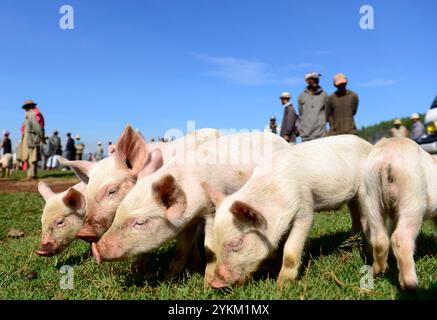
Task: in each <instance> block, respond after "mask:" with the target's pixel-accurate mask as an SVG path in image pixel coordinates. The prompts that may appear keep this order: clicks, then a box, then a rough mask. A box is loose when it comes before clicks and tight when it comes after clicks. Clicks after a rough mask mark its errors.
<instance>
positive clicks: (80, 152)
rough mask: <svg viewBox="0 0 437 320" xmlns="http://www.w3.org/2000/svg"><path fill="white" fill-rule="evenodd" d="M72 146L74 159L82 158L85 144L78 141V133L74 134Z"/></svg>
mask: <svg viewBox="0 0 437 320" xmlns="http://www.w3.org/2000/svg"><path fill="white" fill-rule="evenodd" d="M74 147H75V148H76V160H82V157H83V152H84V150H85V145H84V144H83V142H82V141H80V135H77V136H76V142H75V143H74Z"/></svg>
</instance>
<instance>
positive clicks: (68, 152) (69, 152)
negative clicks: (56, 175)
mask: <svg viewBox="0 0 437 320" xmlns="http://www.w3.org/2000/svg"><path fill="white" fill-rule="evenodd" d="M65 158H66V159H67V160H70V161H73V160H76V148H75V147H74V140H73V138H72V137H71V133H70V132H68V133H67V144H66V145H65Z"/></svg>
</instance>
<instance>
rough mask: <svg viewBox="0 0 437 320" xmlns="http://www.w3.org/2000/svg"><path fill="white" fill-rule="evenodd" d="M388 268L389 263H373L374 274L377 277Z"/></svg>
mask: <svg viewBox="0 0 437 320" xmlns="http://www.w3.org/2000/svg"><path fill="white" fill-rule="evenodd" d="M387 270H388V265H387V263H384V264H383V265H382V266H381V265H380V264H378V263H376V262H375V263H373V276H374V277H377V276H379V275H380V274H382V273H386V272H387Z"/></svg>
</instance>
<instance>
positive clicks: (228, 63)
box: [0, 0, 437, 151]
mask: <svg viewBox="0 0 437 320" xmlns="http://www.w3.org/2000/svg"><path fill="white" fill-rule="evenodd" d="M63 4H70V5H72V6H73V8H74V9H75V29H74V30H62V29H60V28H59V19H60V17H61V14H59V8H60V7H61V5H63ZM363 4H371V5H373V7H374V10H375V29H374V30H368V31H363V30H361V29H360V28H359V20H360V13H359V9H360V6H361V5H363ZM436 12H437V1H435V0H417V1H411V0H404V1H395V0H384V1H382V0H380V1H367V0H366V1H364V0H362V1H355V0H335V1H325V0H320V1H314V0H313V1H291V0H275V1H267V0H263V1H258V0H144V1H134V0H126V1H121V0H118V1H115V0H114V1H106V0H92V1H90V0H69V1H68V2H67V1H51V0H50V1H49V0H41V1H34V0H29V1H23V0H2V1H1V2H0V44H1V45H0V88H1V89H0V130H4V129H8V130H10V131H11V132H12V134H13V137H14V141H16V139H17V137H18V134H19V127H20V124H21V121H22V118H23V111H22V110H21V108H20V107H21V103H22V102H23V101H24V100H25V99H33V100H35V101H37V102H38V104H39V106H40V108H41V110H42V111H43V113H44V115H45V118H46V122H47V126H46V129H47V131H48V132H49V133H51V131H52V130H53V129H55V128H57V129H59V130H60V131H61V133H62V138H64V133H65V132H66V131H71V132H73V133H74V134H76V133H80V134H81V135H82V137H83V140H84V141H85V143H87V144H88V145H89V146H90V147H92V148H94V146H95V142H96V141H97V140H103V141H105V143H106V142H107V141H108V140H113V141H115V140H116V139H117V137H118V135H119V133H120V132H121V130H122V128H123V126H124V125H125V124H126V123H131V124H132V125H134V126H135V127H137V128H140V129H141V131H142V133H143V134H144V135H145V136H146V138H147V139H149V138H150V136H158V135H162V134H163V132H164V131H165V130H166V129H168V128H180V129H182V130H184V129H185V127H186V121H187V120H196V121H197V127H218V128H236V129H240V128H249V129H252V128H263V127H264V126H265V125H266V123H267V121H268V118H269V116H270V115H276V116H277V117H281V116H282V107H281V106H280V104H279V100H278V99H277V97H278V95H279V94H280V92H282V91H290V92H291V93H292V95H293V104H294V105H296V97H297V95H298V94H299V93H300V92H301V91H302V90H303V88H304V85H305V84H304V81H303V75H304V74H305V72H308V71H312V70H316V71H319V72H320V73H322V75H323V77H322V81H321V85H322V86H323V87H324V88H325V89H326V90H327V91H328V92H329V93H331V92H332V91H333V90H334V88H333V86H332V80H331V79H332V76H333V74H334V73H336V72H344V73H346V74H347V75H348V77H349V79H350V88H351V89H353V90H355V91H356V92H357V93H358V94H359V95H360V98H361V101H360V107H359V112H358V115H357V122H358V124H359V125H360V126H362V125H368V124H372V123H375V122H377V121H380V120H384V119H390V118H394V117H397V116H405V115H409V114H411V113H413V112H416V111H418V112H424V111H426V110H427V108H428V107H429V106H430V104H431V101H432V100H433V98H434V97H435V95H437V41H436V31H437V19H436ZM89 151H91V150H89Z"/></svg>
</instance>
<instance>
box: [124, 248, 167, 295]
mask: <svg viewBox="0 0 437 320" xmlns="http://www.w3.org/2000/svg"><path fill="white" fill-rule="evenodd" d="M174 252H175V245H174V244H172V245H168V246H166V247H164V248H160V249H157V250H155V251H154V252H151V253H148V254H144V255H142V256H138V257H136V258H135V259H134V260H133V262H132V265H131V272H129V273H128V274H125V275H124V276H123V279H124V280H123V284H124V285H125V286H127V287H133V286H137V287H142V286H144V285H146V284H147V285H149V286H151V287H158V286H159V285H160V284H161V282H163V281H164V280H165V274H166V272H167V270H168V268H169V266H170V263H171V261H172V259H173V256H174Z"/></svg>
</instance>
